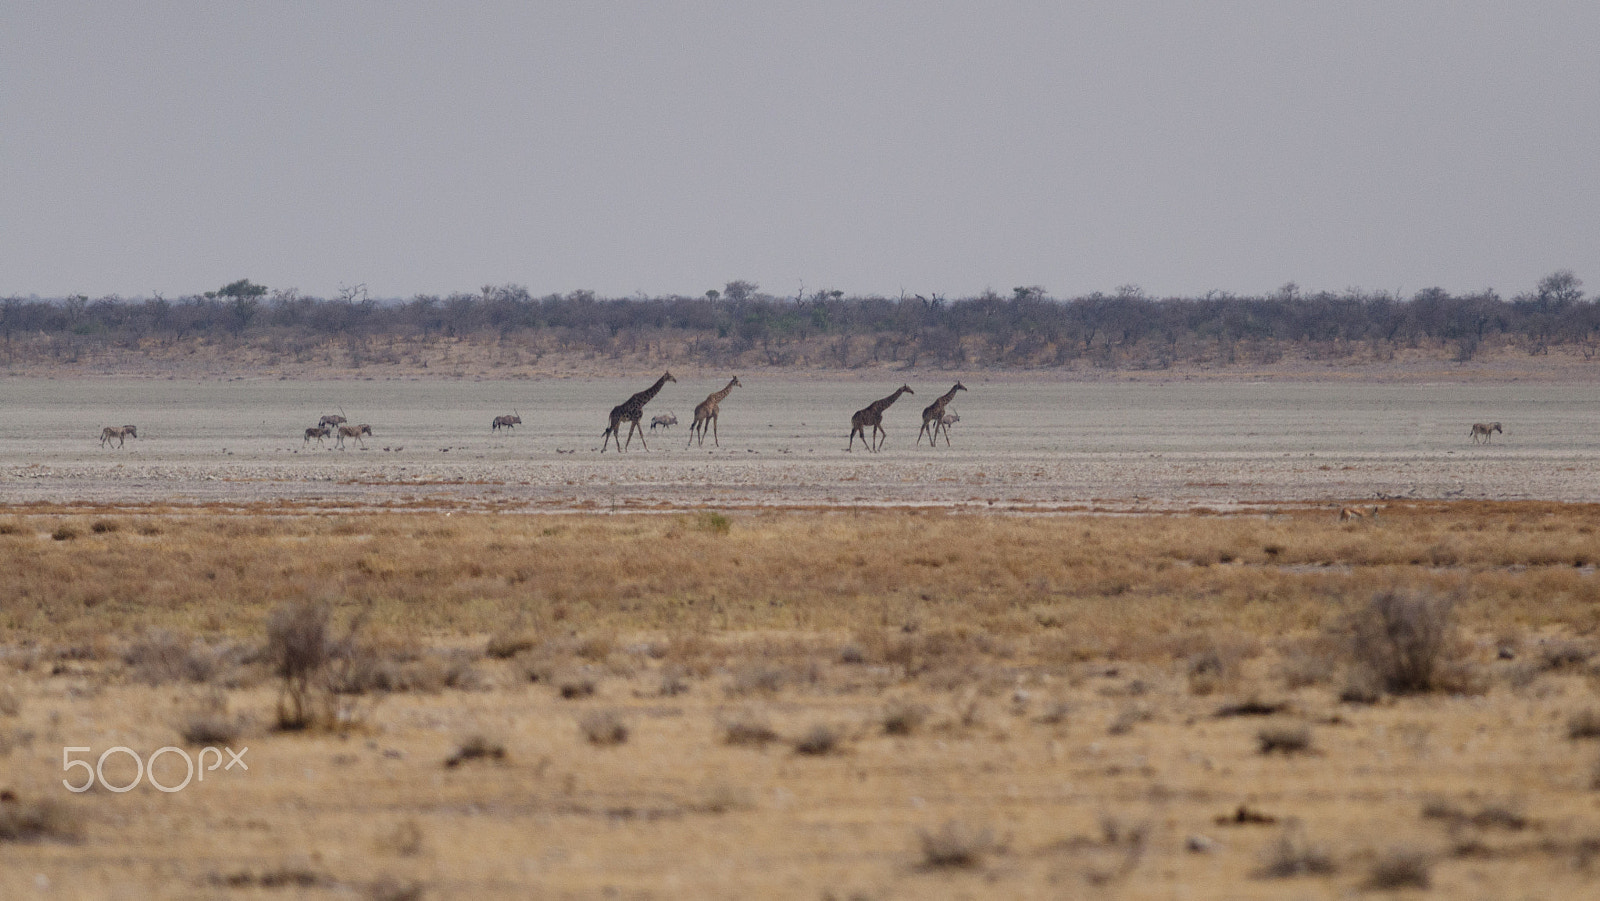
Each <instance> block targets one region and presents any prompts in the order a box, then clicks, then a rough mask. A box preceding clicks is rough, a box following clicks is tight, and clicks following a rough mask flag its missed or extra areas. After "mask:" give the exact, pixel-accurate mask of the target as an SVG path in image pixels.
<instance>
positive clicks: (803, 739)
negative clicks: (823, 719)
mask: <svg viewBox="0 0 1600 901" xmlns="http://www.w3.org/2000/svg"><path fill="white" fill-rule="evenodd" d="M841 741H842V736H841V735H840V734H839V730H838V729H835V728H834V727H833V726H829V725H827V724H825V723H818V724H816V725H814V726H812V727H811V728H810V729H807V730H806V732H805V734H804V735H801V736H800V737H799V738H797V739H795V742H794V751H795V753H796V754H804V755H806V756H807V757H823V756H826V755H828V754H832V753H833V752H835V751H837V750H839V745H840V742H841Z"/></svg>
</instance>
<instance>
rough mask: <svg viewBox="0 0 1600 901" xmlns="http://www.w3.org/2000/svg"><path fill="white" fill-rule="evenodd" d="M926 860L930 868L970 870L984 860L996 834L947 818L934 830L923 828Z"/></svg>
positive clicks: (920, 837) (919, 835)
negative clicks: (929, 830)
mask: <svg viewBox="0 0 1600 901" xmlns="http://www.w3.org/2000/svg"><path fill="white" fill-rule="evenodd" d="M917 839H918V841H919V842H920V843H921V845H922V863H923V866H926V867H928V868H930V869H945V868H951V869H967V868H971V867H976V866H978V865H980V864H982V863H983V856H984V855H985V854H987V853H989V851H990V850H992V849H993V848H994V833H992V832H990V831H989V830H988V829H973V828H972V827H970V826H968V825H967V824H966V823H963V822H961V821H960V820H947V821H945V823H944V825H942V826H940V827H939V828H938V829H937V830H935V831H933V832H928V831H927V830H923V829H919V830H917Z"/></svg>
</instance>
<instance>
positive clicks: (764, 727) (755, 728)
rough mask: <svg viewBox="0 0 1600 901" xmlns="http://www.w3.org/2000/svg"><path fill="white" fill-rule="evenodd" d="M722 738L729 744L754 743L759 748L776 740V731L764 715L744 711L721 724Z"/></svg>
mask: <svg viewBox="0 0 1600 901" xmlns="http://www.w3.org/2000/svg"><path fill="white" fill-rule="evenodd" d="M722 740H723V741H724V742H725V743H727V744H730V745H754V746H755V747H758V748H759V747H765V746H766V745H767V743H768V742H774V741H777V740H778V733H777V732H776V731H775V730H774V729H773V728H772V724H770V723H768V722H767V720H766V718H765V717H763V716H760V715H758V714H755V713H750V712H745V713H741V714H739V715H737V716H735V717H734V718H733V719H731V720H729V721H728V722H726V723H724V724H723V726H722Z"/></svg>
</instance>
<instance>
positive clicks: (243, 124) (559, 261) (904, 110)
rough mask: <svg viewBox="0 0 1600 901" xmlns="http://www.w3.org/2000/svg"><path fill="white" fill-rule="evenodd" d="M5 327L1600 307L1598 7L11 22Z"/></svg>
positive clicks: (820, 10) (3, 113) (1, 221)
mask: <svg viewBox="0 0 1600 901" xmlns="http://www.w3.org/2000/svg"><path fill="white" fill-rule="evenodd" d="M0 127H3V132H0V295H9V294H30V293H39V294H44V295H58V294H64V293H69V292H83V293H86V294H89V295H91V296H99V295H101V294H105V293H112V292H117V293H121V294H124V295H146V294H148V293H149V292H151V291H161V292H164V293H165V294H166V295H167V296H168V297H173V296H176V295H179V294H184V293H190V292H198V291H203V290H208V289H215V288H216V287H218V286H220V285H222V284H224V283H225V282H228V281H232V280H234V279H236V278H243V277H248V278H250V279H252V280H254V281H256V282H259V283H262V284H266V285H269V286H271V287H275V288H284V287H298V288H299V289H300V290H301V291H302V292H304V293H310V294H318V295H329V294H332V293H334V291H335V290H336V288H337V286H338V285H339V284H341V283H344V284H355V283H358V282H364V283H366V284H367V285H368V286H369V287H370V289H371V290H372V291H373V293H374V294H377V295H380V296H409V295H411V294H414V293H419V292H425V293H433V292H448V291H453V290H467V291H472V290H476V289H477V288H478V287H479V286H481V285H484V284H490V283H493V284H501V283H506V282H515V283H519V284H524V285H527V286H528V288H529V289H530V290H532V291H533V292H535V293H536V294H543V293H548V292H552V291H559V292H565V291H569V290H572V289H576V288H591V289H594V290H596V291H599V292H601V293H602V294H608V295H622V294H631V293H633V292H636V291H643V292H645V293H647V294H661V293H672V292H677V293H688V294H699V293H701V292H703V291H705V290H706V289H707V288H711V287H721V286H722V284H723V283H724V282H726V281H728V280H731V279H736V278H743V279H749V280H752V281H756V282H759V283H760V284H761V286H762V288H763V289H764V290H767V291H770V292H773V293H777V294H785V293H787V294H793V293H794V292H795V291H796V290H797V289H798V288H799V287H800V285H801V284H802V283H803V284H804V285H805V286H806V288H807V290H812V289H816V288H824V287H827V288H839V289H842V290H845V291H847V292H850V293H856V292H862V293H869V292H877V293H884V294H898V293H899V292H900V291H901V290H902V289H904V290H906V291H911V292H921V293H927V292H929V291H938V292H946V293H948V294H950V295H951V296H960V295H964V294H969V293H974V292H977V291H981V290H982V289H984V288H985V287H993V288H995V289H996V290H999V291H1001V292H1003V293H1009V291H1010V289H1011V287H1012V286H1014V285H1035V284H1038V285H1043V286H1045V287H1046V288H1047V289H1049V290H1050V292H1051V293H1052V294H1055V295H1056V296H1070V295H1073V294H1077V293H1081V292H1088V291H1094V290H1106V291H1110V290H1112V289H1114V288H1115V287H1116V286H1118V285H1122V284H1127V283H1136V284H1139V285H1141V286H1143V287H1144V288H1145V289H1146V290H1147V291H1149V292H1150V293H1152V294H1158V295H1162V294H1199V293H1203V292H1205V291H1206V290H1208V289H1213V288H1217V289H1223V290H1228V291H1235V292H1250V293H1254V292H1262V291H1269V290H1271V289H1273V288H1276V287H1277V286H1279V285H1281V284H1282V283H1284V282H1286V281H1290V280H1293V281H1296V282H1298V283H1300V284H1301V285H1302V286H1304V287H1306V288H1327V289H1332V290H1340V289H1344V288H1347V287H1362V288H1369V289H1376V288H1387V289H1392V290H1401V291H1405V292H1408V293H1409V292H1412V291H1415V290H1417V289H1419V288H1423V287H1428V286H1433V285H1438V286H1443V287H1445V288H1448V289H1450V290H1452V291H1467V290H1474V289H1478V288H1484V287H1494V288H1497V289H1499V290H1500V291H1501V292H1502V293H1503V294H1506V295H1510V294H1514V293H1516V292H1518V291H1521V290H1525V289H1527V288H1530V287H1532V286H1533V284H1534V282H1535V281H1536V280H1537V279H1538V278H1539V277H1541V276H1543V275H1545V274H1547V273H1549V272H1550V271H1552V270H1554V269H1558V268H1571V269H1573V270H1575V271H1576V272H1577V273H1578V275H1579V276H1580V277H1585V278H1587V279H1588V280H1589V285H1588V287H1589V288H1590V289H1591V290H1594V289H1597V288H1600V3H1595V2H1571V3H1533V2H1529V3H1496V4H1480V3H1470V2H1459V0H1457V2H1437V3H1407V2H1395V0H1385V2H1372V3H1358V2H1324V3H1301V2H1254V3H1222V2H1214V3H1178V2H1161V3H1133V2H1106V3H1068V2H1055V3H994V2H990V3H972V4H948V3H932V2H918V3H865V2H859V0H849V2H832V0H827V2H824V0H810V2H804V3H795V4H778V3H761V2H757V3H751V2H726V3H722V2H681V3H680V2H638V3H615V4H613V3H599V2H573V3H533V2H515V3H470V2H468V3H452V4H441V3H422V2H399V0H389V2H384V3H373V4H355V3H315V4H310V3H308V4H291V3H211V2H207V3H167V4H151V3H110V4H108V3H89V4H76V3H65V2H50V3H34V2H13V0H0Z"/></svg>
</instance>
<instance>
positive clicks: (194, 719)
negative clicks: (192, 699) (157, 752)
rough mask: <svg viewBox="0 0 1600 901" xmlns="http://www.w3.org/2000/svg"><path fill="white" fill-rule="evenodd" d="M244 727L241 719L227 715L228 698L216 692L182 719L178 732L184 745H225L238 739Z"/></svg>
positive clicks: (243, 721)
mask: <svg viewBox="0 0 1600 901" xmlns="http://www.w3.org/2000/svg"><path fill="white" fill-rule="evenodd" d="M245 726H246V722H245V720H244V719H243V718H242V717H236V716H229V715H228V698H227V696H226V695H224V694H222V693H221V692H217V693H215V694H213V695H212V696H211V697H210V698H207V699H206V700H205V701H204V702H202V703H201V704H200V705H199V706H198V707H196V708H194V709H192V710H190V711H189V712H188V713H187V714H186V715H185V716H184V717H183V719H182V721H181V722H180V723H179V726H178V732H179V734H180V735H182V736H183V740H184V742H185V743H186V744H190V745H225V744H228V743H229V742H231V741H233V740H234V739H235V738H238V737H239V733H240V732H242V731H244V728H245Z"/></svg>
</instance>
